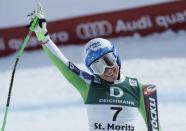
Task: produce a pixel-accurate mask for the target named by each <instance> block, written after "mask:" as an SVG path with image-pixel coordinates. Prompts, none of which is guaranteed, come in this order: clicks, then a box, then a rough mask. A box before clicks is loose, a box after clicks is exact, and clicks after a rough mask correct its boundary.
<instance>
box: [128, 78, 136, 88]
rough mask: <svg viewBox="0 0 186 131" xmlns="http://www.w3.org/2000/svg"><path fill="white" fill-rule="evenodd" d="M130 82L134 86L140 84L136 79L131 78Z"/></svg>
mask: <svg viewBox="0 0 186 131" xmlns="http://www.w3.org/2000/svg"><path fill="white" fill-rule="evenodd" d="M129 84H130V85H131V86H133V87H135V86H138V83H137V81H136V80H134V79H129Z"/></svg>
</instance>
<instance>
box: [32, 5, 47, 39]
mask: <svg viewBox="0 0 186 131" xmlns="http://www.w3.org/2000/svg"><path fill="white" fill-rule="evenodd" d="M28 19H29V21H30V24H29V25H28V28H29V30H31V31H34V32H35V34H36V36H37V38H38V40H39V41H42V42H46V41H48V40H49V35H48V32H47V28H46V19H45V17H44V13H43V10H42V8H41V6H40V5H38V6H37V10H35V11H33V12H32V13H31V14H29V15H28Z"/></svg>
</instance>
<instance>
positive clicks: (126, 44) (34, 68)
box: [0, 31, 186, 131]
mask: <svg viewBox="0 0 186 131" xmlns="http://www.w3.org/2000/svg"><path fill="white" fill-rule="evenodd" d="M110 40H111V41H112V42H113V43H114V45H115V46H116V48H118V50H119V52H120V56H121V58H122V72H123V73H124V74H125V75H126V76H131V77H136V78H138V79H139V81H140V82H142V83H152V84H155V85H157V88H158V102H159V119H160V123H161V125H162V128H163V131H166V130H168V131H175V130H178V131H184V130H185V129H186V119H185V116H186V110H185V109H186V82H185V80H186V51H185V50H186V32H185V31H180V32H178V33H177V34H175V33H173V32H171V31H167V32H165V33H163V34H153V35H151V36H147V37H145V38H141V37H140V36H138V35H135V36H133V37H120V38H114V39H110ZM60 49H61V51H62V52H63V53H64V54H65V56H66V57H67V58H69V59H70V60H71V61H72V62H74V63H75V64H76V65H77V66H78V67H79V68H81V69H84V70H87V69H86V68H85V66H84V64H83V62H82V57H81V55H82V50H83V45H78V46H74V45H73V46H60ZM15 57H16V54H13V55H11V56H8V57H5V58H0V122H1V123H2V120H3V115H4V109H5V104H6V99H7V94H8V89H9V84H10V77H11V72H12V68H13V64H14V62H15ZM1 123H0V124H1ZM59 130H62V131H88V121H87V114H86V109H85V106H84V104H83V101H82V99H81V97H80V95H79V93H78V92H77V91H76V90H75V88H74V87H72V85H71V84H69V83H68V82H67V80H66V79H65V78H64V77H63V75H62V74H61V73H60V72H59V71H58V69H57V68H56V67H55V66H54V65H52V64H51V62H50V61H49V59H48V58H47V56H46V54H45V53H44V52H43V50H37V51H32V52H25V53H24V55H23V57H22V59H21V60H20V63H19V64H18V68H17V71H16V75H15V79H14V86H13V90H12V97H11V104H10V112H9V114H8V121H7V125H6V131H59Z"/></svg>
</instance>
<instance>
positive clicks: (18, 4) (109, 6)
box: [0, 0, 172, 28]
mask: <svg viewBox="0 0 186 131" xmlns="http://www.w3.org/2000/svg"><path fill="white" fill-rule="evenodd" d="M167 1H172V0H150V1H148V0H140V1H138V0H125V1H123V0H117V1H115V0H92V1H88V0H68V1H64V0H49V1H47V0H39V2H40V3H41V4H42V6H43V8H44V12H45V16H46V18H47V20H48V21H53V20H58V19H65V18H70V17H77V16H83V15H90V14H95V13H102V12H108V11H114V10H121V9H128V8H133V7H141V6H144V5H151V4H157V3H164V2H167ZM36 3H37V0H15V1H9V0H8V1H7V0H1V1H0V18H1V22H0V28H5V27H10V26H18V25H25V24H28V21H27V19H25V17H26V16H27V15H28V14H30V13H31V11H33V10H35V7H36ZM74 5H75V6H74Z"/></svg>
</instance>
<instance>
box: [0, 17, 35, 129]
mask: <svg viewBox="0 0 186 131" xmlns="http://www.w3.org/2000/svg"><path fill="white" fill-rule="evenodd" d="M37 23H38V18H37V17H36V18H35V19H34V20H33V22H32V24H31V27H30V28H34V27H35V26H36V25H37ZM31 34H32V30H31V29H30V30H29V32H28V34H27V36H26V37H25V39H24V41H23V44H22V46H21V48H20V50H19V52H18V54H17V57H16V61H15V64H14V68H13V71H12V76H11V81H10V86H9V91H8V97H7V103H6V108H5V112H4V118H3V123H2V127H1V131H4V129H5V126H6V121H7V116H8V110H9V105H10V98H11V93H12V87H13V82H14V75H15V71H16V67H17V64H18V62H19V59H20V58H21V56H22V55H23V52H24V49H25V47H26V45H27V44H28V41H29V39H30V36H31Z"/></svg>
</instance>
